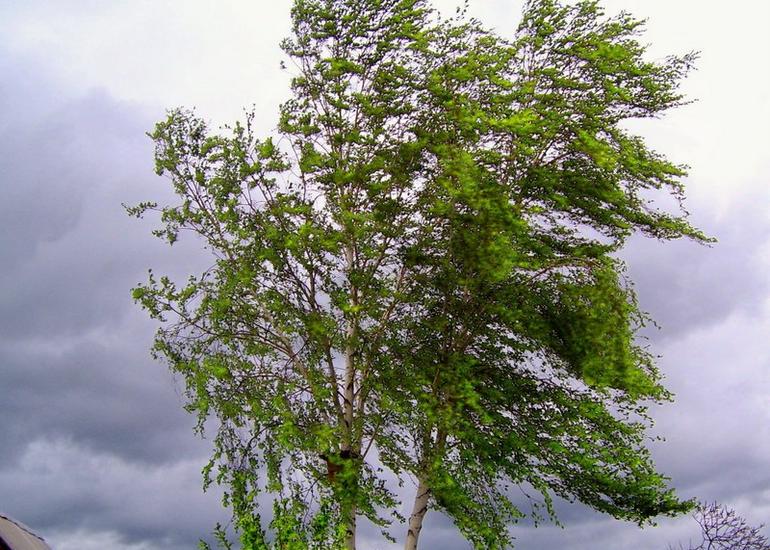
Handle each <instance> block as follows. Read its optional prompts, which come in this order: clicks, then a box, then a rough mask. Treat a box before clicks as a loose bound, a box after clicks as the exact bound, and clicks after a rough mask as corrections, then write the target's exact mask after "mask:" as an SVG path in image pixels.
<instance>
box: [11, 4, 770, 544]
mask: <svg viewBox="0 0 770 550" xmlns="http://www.w3.org/2000/svg"><path fill="white" fill-rule="evenodd" d="M471 3H472V11H473V13H474V14H476V15H478V16H479V17H480V18H481V19H482V20H484V21H486V22H487V23H489V24H490V25H493V26H495V27H497V28H498V30H499V31H500V32H501V33H509V32H510V30H511V29H512V28H513V26H514V25H515V23H516V21H517V18H518V14H519V10H520V5H521V3H520V2H519V1H513V0H512V1H501V0H472V2H471ZM603 4H604V5H605V6H606V7H607V9H608V11H610V12H617V11H619V10H623V9H625V10H628V11H630V12H632V13H633V14H635V15H637V16H640V17H647V18H649V23H648V33H647V35H646V41H648V42H649V43H651V48H650V52H651V54H652V55H653V56H659V57H662V56H664V55H666V54H668V53H675V52H678V53H682V52H685V51H689V50H693V49H694V50H700V51H701V52H702V55H701V60H700V62H699V63H698V67H699V70H698V71H697V72H696V73H694V74H693V75H692V77H691V78H690V79H689V80H688V81H687V83H686V86H685V90H686V92H687V93H688V94H689V95H690V96H691V97H693V98H697V99H698V102H697V103H695V104H692V105H690V106H687V107H685V108H682V109H679V110H678V111H677V112H675V113H672V114H671V115H669V116H668V117H666V118H665V119H664V120H658V121H654V122H652V123H645V124H644V125H640V126H639V127H638V131H640V132H642V133H643V134H644V135H645V136H646V137H647V138H648V139H649V140H650V142H651V143H652V144H653V145H654V146H655V147H656V148H657V149H659V150H661V151H663V152H665V153H666V154H668V155H669V156H670V157H671V158H672V159H673V160H675V161H676V162H681V163H687V164H689V165H690V166H691V167H692V169H691V173H690V176H689V178H688V180H687V184H688V196H689V200H688V203H687V204H688V207H689V210H690V211H691V212H692V218H693V221H694V222H695V224H696V225H698V226H700V227H701V228H703V229H704V230H706V231H707V232H708V233H709V234H711V235H715V236H716V237H717V238H719V243H718V244H717V245H715V246H713V247H711V248H708V247H703V246H698V245H695V244H692V243H689V242H676V243H668V244H661V243H657V242H649V241H643V240H641V239H638V240H634V242H632V244H631V246H630V247H629V249H628V250H627V252H626V253H625V257H626V258H627V260H628V262H629V264H630V273H631V276H632V277H633V278H634V279H635V281H636V282H637V290H638V292H639V297H640V301H641V304H642V307H643V308H644V309H646V310H648V311H650V312H651V313H652V315H653V316H654V317H655V318H656V319H657V320H658V321H659V322H660V325H661V327H662V328H661V329H660V330H659V331H654V332H652V333H650V337H651V345H652V347H653V351H654V352H655V353H656V354H659V355H661V359H660V365H661V368H662V370H663V372H664V373H665V375H666V379H667V385H668V386H669V387H670V388H671V389H672V390H673V391H674V392H675V393H676V395H677V399H676V402H675V403H674V404H671V405H667V406H665V407H662V408H660V409H657V410H655V412H654V415H655V417H656V419H657V424H656V427H655V433H657V434H661V435H664V436H665V437H666V438H667V441H666V442H664V443H655V444H653V447H652V448H653V454H654V457H655V459H656V462H657V464H658V466H659V469H660V470H661V471H662V472H664V473H666V474H667V475H669V476H670V477H671V478H672V484H673V485H674V486H675V487H676V488H677V489H678V490H679V492H680V494H681V495H682V496H684V497H697V498H699V499H703V500H719V501H721V502H723V503H726V504H729V505H732V506H734V507H735V508H736V509H737V510H738V511H739V513H741V514H742V515H744V516H745V517H746V518H748V519H749V520H750V521H751V522H753V523H760V522H762V521H767V520H768V518H770V337H769V336H770V285H769V284H768V283H769V282H770V281H769V280H768V269H769V268H770V189H769V188H768V176H769V175H770V155H768V151H769V150H770V147H769V146H770V139H769V138H768V131H769V130H768V128H770V71H768V59H769V58H770V38H769V37H770V33H768V32H767V28H766V27H767V23H768V21H770V3H768V2H767V1H766V0H736V1H734V2H729V3H725V2H704V1H702V0H675V1H672V0H604V1H603ZM440 5H441V6H442V7H445V8H448V7H450V6H452V2H451V1H450V0H442V1H441V2H440ZM289 8H290V2H289V0H277V1H274V2H263V1H257V0H218V1H214V0H115V1H111V2H105V1H102V0H56V1H54V0H47V1H46V0H24V1H9V0H5V1H0V75H1V76H0V388H2V398H1V399H0V512H2V513H6V514H9V515H11V516H13V517H15V518H17V519H20V520H21V521H23V522H25V523H27V524H29V525H30V526H32V527H33V528H34V529H36V530H37V531H38V532H40V533H41V534H42V535H43V536H44V537H46V538H47V539H48V540H49V541H50V542H51V544H52V546H53V548H54V549H55V550H76V549H77V550H150V549H161V550H182V549H188V548H194V547H195V546H196V541H197V540H198V538H199V537H202V536H205V535H206V533H207V532H209V531H210V530H211V528H212V527H213V525H214V524H215V523H216V522H217V521H226V519H227V514H226V512H224V511H222V510H221V509H220V505H219V494H218V493H217V492H216V491H212V492H210V493H208V494H203V493H202V491H201V477H200V470H201V468H202V466H203V465H204V463H205V462H206V460H207V457H208V454H209V443H208V442H207V441H201V440H199V439H196V437H195V436H194V435H193V433H192V426H193V424H194V422H193V419H192V418H190V417H189V416H187V415H186V414H185V413H184V412H183V411H182V408H181V405H182V399H181V397H180V392H181V389H180V387H179V384H178V383H177V382H175V381H174V379H173V378H172V376H171V374H169V373H168V372H167V370H166V368H165V367H164V366H163V365H159V364H156V363H154V362H153V361H152V360H151V359H150V358H149V353H148V348H149V346H150V344H151V339H152V334H153V332H154V330H155V328H156V327H155V325H154V324H153V322H151V321H149V320H148V319H147V318H146V316H145V314H144V313H143V312H142V311H140V310H139V309H138V308H137V307H136V306H135V305H134V304H133V303H132V302H131V300H130V295H129V289H130V288H131V287H132V286H133V285H135V284H136V283H138V282H141V281H144V280H145V274H146V270H147V268H148V267H150V266H152V267H153V268H154V269H155V270H156V271H158V272H165V273H170V274H172V275H173V274H176V275H184V274H185V273H187V272H189V271H190V270H193V269H195V268H196V267H199V266H200V262H201V258H200V255H199V254H197V253H196V250H195V248H194V246H190V245H188V246H185V244H184V243H182V245H181V246H180V247H175V248H176V250H174V251H173V253H171V252H169V251H168V250H167V249H166V247H165V246H164V245H163V244H162V243H160V242H158V241H157V240H156V239H154V238H153V237H151V236H150V235H149V231H150V229H151V228H150V227H149V225H148V224H147V223H142V222H139V221H137V220H134V219H130V218H128V217H127V216H126V215H125V214H124V212H123V210H122V207H121V203H136V202H138V201H139V200H146V199H148V198H153V197H155V198H159V199H160V200H161V201H162V200H163V198H164V197H167V196H168V185H167V183H165V181H164V180H162V179H159V178H157V177H155V176H154V174H153V173H152V147H151V143H150V142H149V139H148V138H147V137H146V136H145V135H144V132H146V131H148V130H149V129H151V127H152V125H153V124H154V122H156V121H157V120H160V119H161V118H162V117H163V113H164V110H165V109H166V108H171V107H177V106H188V107H193V106H194V107H196V108H197V111H198V113H199V114H201V115H203V116H205V117H206V118H209V119H210V120H212V121H213V122H214V123H223V122H227V121H233V120H235V119H237V118H239V117H240V113H241V112H242V111H241V110H242V108H243V107H247V106H250V105H255V106H256V111H257V113H258V124H259V125H260V126H261V127H262V128H263V129H264V131H265V133H268V132H269V131H270V130H271V129H272V128H273V127H274V125H275V121H276V113H277V105H278V103H279V102H280V101H281V100H282V99H283V98H285V97H286V76H285V75H284V73H282V72H281V71H280V70H279V61H280V60H281V59H282V54H281V52H280V50H279V48H278V46H277V44H278V41H279V40H280V39H281V38H282V37H283V36H285V35H286V34H287V32H288V24H289V20H288V12H289ZM193 244H194V243H193ZM562 521H563V523H564V526H565V527H564V529H560V528H558V527H549V526H542V527H539V528H537V529H534V528H530V527H520V528H518V530H517V537H518V544H517V548H522V549H531V550H545V549H550V548H563V549H565V550H588V549H596V548H600V549H610V550H612V549H615V548H618V549H622V548H640V549H650V550H653V549H660V550H663V549H664V548H665V546H666V543H668V542H675V541H677V540H686V539H687V538H688V537H692V536H695V535H696V534H697V529H696V528H695V525H694V523H693V522H692V520H691V519H688V518H683V519H680V520H676V521H664V522H661V524H660V526H658V527H655V528H647V529H645V530H640V529H639V528H637V527H636V526H634V525H627V524H623V523H619V522H616V521H613V520H611V519H608V518H606V517H604V516H601V515H598V514H595V513H592V512H590V511H588V510H586V509H585V508H583V507H580V506H564V507H563V516H562ZM426 523H427V525H426V527H425V531H424V532H423V533H424V534H423V536H424V545H423V547H424V548H426V549H429V548H435V547H439V545H441V547H442V548H443V549H444V550H460V549H465V548H468V546H467V544H465V543H463V541H462V540H461V539H460V538H459V537H458V536H457V534H456V533H455V531H454V529H453V527H452V526H451V524H449V523H448V522H447V521H446V520H444V519H443V518H442V517H441V516H439V515H437V514H429V515H428V519H427V521H426ZM367 548H385V547H384V546H381V545H373V544H372V545H366V544H364V545H362V550H366V549H367Z"/></svg>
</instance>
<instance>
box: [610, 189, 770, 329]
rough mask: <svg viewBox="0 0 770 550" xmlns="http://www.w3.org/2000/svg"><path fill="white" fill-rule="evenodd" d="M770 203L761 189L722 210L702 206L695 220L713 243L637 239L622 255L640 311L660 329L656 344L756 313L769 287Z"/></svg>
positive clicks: (767, 196) (764, 190) (751, 192)
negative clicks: (742, 313) (765, 262)
mask: <svg viewBox="0 0 770 550" xmlns="http://www.w3.org/2000/svg"><path fill="white" fill-rule="evenodd" d="M768 204H770V195H768V193H767V191H766V189H765V188H764V186H760V185H757V186H755V188H754V189H753V190H751V191H750V192H748V193H746V194H745V195H744V196H742V197H739V198H737V199H736V200H735V202H733V203H731V204H729V205H728V206H727V207H726V208H725V210H724V211H723V212H720V213H717V212H715V211H714V210H712V211H711V212H709V208H708V206H707V205H701V207H700V208H699V209H698V213H699V215H698V216H697V221H696V222H695V223H696V224H697V225H698V226H699V227H700V228H701V229H703V230H704V231H705V233H706V234H707V235H709V236H711V237H715V238H716V239H717V242H716V243H715V244H713V245H709V246H704V245H701V244H698V243H695V242H693V241H691V240H678V241H671V242H660V241H656V240H653V239H645V238H641V237H640V238H635V239H633V240H632V241H631V243H630V244H629V246H628V248H627V249H626V250H625V252H624V253H623V256H624V257H625V258H626V259H627V261H628V264H629V275H630V276H631V279H632V280H633V281H634V283H635V288H636V290H637V293H638V295H639V299H640V304H641V307H642V309H644V310H645V311H647V312H649V313H650V314H651V316H652V318H653V319H654V320H655V321H656V322H657V323H658V324H659V325H660V328H661V330H660V331H649V332H648V333H647V334H649V335H650V336H651V337H653V338H654V339H656V340H668V339H671V338H675V337H679V336H682V335H683V333H685V332H687V331H691V330H694V329H696V328H698V327H703V326H708V325H711V324H714V323H718V322H720V321H722V320H724V319H725V318H727V317H728V316H729V315H731V314H733V313H735V312H737V311H749V312H757V311H758V309H757V308H758V307H759V306H761V304H762V301H761V300H757V297H758V296H765V295H766V294H767V292H768V289H770V279H769V278H768V277H767V273H766V271H765V269H766V268H765V266H764V265H763V264H762V262H763V259H762V253H763V247H764V246H766V243H767V242H768V241H769V240H770V217H768V216H767V205H768Z"/></svg>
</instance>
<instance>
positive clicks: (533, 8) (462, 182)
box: [129, 0, 708, 549]
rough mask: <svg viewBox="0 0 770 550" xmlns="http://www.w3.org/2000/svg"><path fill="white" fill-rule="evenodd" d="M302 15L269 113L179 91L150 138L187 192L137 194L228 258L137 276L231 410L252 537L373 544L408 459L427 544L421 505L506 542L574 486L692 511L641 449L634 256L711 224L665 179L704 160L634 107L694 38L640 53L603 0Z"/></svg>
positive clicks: (421, 5)
mask: <svg viewBox="0 0 770 550" xmlns="http://www.w3.org/2000/svg"><path fill="white" fill-rule="evenodd" d="M292 20H293V30H292V36H291V37H290V38H289V39H287V40H286V41H284V43H283V49H284V51H285V52H286V54H287V55H288V56H289V58H290V59H291V61H292V66H293V69H292V70H293V71H294V77H293V80H292V92H293V97H292V99H290V100H289V101H288V102H286V103H285V104H284V105H282V107H281V112H280V121H279V125H278V128H277V133H276V136H275V137H274V138H266V139H262V138H259V137H257V136H256V134H255V129H254V127H253V124H252V120H253V119H252V117H251V116H249V117H247V118H246V120H245V122H244V123H236V124H235V126H233V127H230V128H225V129H224V130H223V131H221V132H212V131H211V130H210V129H209V128H208V127H207V125H206V123H205V122H204V121H203V120H202V119H200V118H198V117H197V116H196V115H195V114H194V113H192V112H189V111H183V110H175V111H172V112H170V113H169V116H168V118H167V120H165V121H163V122H161V123H159V124H158V125H157V126H156V128H155V131H154V132H153V133H152V134H151V137H152V139H153V140H154V141H155V144H156V155H155V158H156V169H157V172H158V174H163V175H167V176H168V177H169V178H170V179H171V182H172V184H173V186H174V190H175V191H176V194H177V196H178V197H179V202H178V203H177V204H174V205H167V206H163V207H161V208H158V206H157V205H155V204H153V203H143V204H140V205H138V206H136V207H132V208H129V212H130V213H131V214H133V215H136V216H141V215H142V214H143V213H145V212H146V211H147V210H159V211H160V213H161V214H160V217H161V222H162V225H161V227H160V228H159V229H158V230H156V234H157V235H158V236H160V237H162V238H165V239H166V240H168V242H169V243H171V244H173V243H174V242H175V241H176V240H177V238H179V236H180V234H182V233H183V232H191V233H193V234H195V235H197V236H198V237H199V238H200V239H201V240H202V243H203V244H204V246H205V247H206V248H207V249H208V251H209V252H210V253H211V254H212V265H211V267H210V268H209V269H208V270H206V271H204V272H202V273H194V274H191V275H190V278H189V280H187V281H186V282H185V283H183V284H180V283H178V282H174V281H172V280H170V279H169V278H167V277H160V278H157V277H156V276H154V275H153V274H152V273H151V274H150V280H149V282H148V283H147V284H143V285H139V286H137V287H136V288H135V289H134V291H133V296H134V298H135V299H136V300H137V301H138V302H139V303H141V305H142V306H143V307H144V308H146V309H147V310H148V311H149V313H150V314H151V315H152V316H153V317H154V318H156V319H159V320H160V321H162V322H163V326H162V328H161V329H160V330H159V332H158V335H157V338H156V341H155V345H154V351H155V353H156V354H157V356H159V357H163V358H165V359H166V360H167V361H168V363H169V365H170V367H171V368H172V369H173V370H174V371H175V372H177V373H179V374H180V375H181V376H182V378H183V379H184V380H185V383H186V387H187V395H188V398H189V402H188V409H189V410H190V411H193V412H196V413H197V414H198V417H199V419H200V424H199V426H200V428H201V429H202V428H203V425H204V422H205V421H206V419H207V418H209V417H210V416H212V415H213V416H214V417H215V418H216V420H217V424H216V425H217V432H216V437H215V439H214V453H213V456H212V460H211V462H210V464H209V465H208V466H207V468H206V469H205V475H206V484H208V483H211V482H212V481H213V480H216V481H217V482H218V483H222V484H224V485H226V486H227V487H228V491H227V493H226V496H225V504H226V505H228V506H231V507H232V509H233V515H234V520H235V525H236V527H237V529H238V530H239V531H240V533H241V542H242V545H243V547H244V548H273V547H274V548H291V549H294V548H337V547H341V548H354V547H355V536H356V520H357V518H359V517H364V518H367V519H368V520H370V521H372V522H374V523H375V524H377V525H380V526H381V527H382V528H383V534H384V536H386V537H390V534H389V531H388V527H389V526H391V525H392V522H393V520H399V521H400V520H404V519H405V518H403V517H402V516H401V515H400V514H399V513H398V512H399V509H400V503H399V500H398V495H397V493H396V488H395V487H393V486H391V485H389V484H388V482H387V480H388V479H392V478H393V476H395V478H397V479H401V480H403V479H408V478H410V477H413V478H415V479H417V480H418V483H419V487H420V489H418V495H417V500H416V501H415V511H414V512H413V513H412V516H411V517H410V518H409V528H408V534H407V547H410V546H409V545H410V544H412V545H413V546H411V547H416V544H417V539H418V536H419V530H420V528H421V525H422V518H423V517H424V515H425V512H426V511H427V509H428V508H432V509H437V510H441V511H443V512H444V513H446V514H447V515H449V516H450V517H451V518H452V519H453V520H454V521H455V524H456V525H457V527H458V528H459V529H460V531H461V532H462V533H463V535H464V536H465V537H466V538H467V539H468V540H469V541H471V542H472V543H473V544H474V546H475V547H477V548H485V549H486V548H504V547H507V546H508V545H509V544H510V541H511V538H510V532H509V526H510V524H511V522H513V521H515V520H516V519H518V518H520V517H523V516H524V515H525V514H527V513H530V512H531V513H532V514H534V516H535V517H536V518H538V517H540V516H541V513H542V510H543V509H542V508H541V506H544V507H545V508H544V511H545V512H546V513H547V514H548V515H550V516H552V515H553V509H552V506H551V498H552V495H554V494H555V495H559V496H561V497H564V498H566V499H569V500H579V501H581V502H584V503H586V504H588V505H589V506H592V507H594V508H595V509H597V510H600V511H603V512H606V513H608V514H611V515H612V516H614V517H617V518H621V519H627V520H632V521H636V522H639V523H640V524H642V523H645V522H646V521H649V520H650V519H651V518H654V517H655V516H657V515H659V514H677V513H681V512H684V511H686V510H688V509H690V507H691V503H689V502H681V501H679V500H678V499H677V498H676V497H675V495H674V494H673V492H672V491H671V490H670V489H669V488H668V487H667V485H666V478H665V477H663V476H662V475H661V474H659V473H657V472H656V471H655V469H654V467H653V464H652V462H651V460H650V457H649V454H648V452H647V451H646V449H645V448H644V445H643V440H644V431H645V429H646V427H647V425H648V424H649V421H648V419H647V416H646V406H647V405H648V404H649V403H651V402H660V401H663V400H667V399H669V398H670V395H669V394H668V393H667V392H666V390H665V389H664V388H663V387H662V386H661V384H660V377H659V373H658V371H657V370H656V368H655V365H654V362H653V360H652V357H651V356H650V355H649V353H648V352H647V351H646V350H645V349H643V348H642V347H640V346H639V345H638V344H637V341H636V338H635V334H636V331H637V329H638V328H639V327H640V326H642V324H643V323H644V321H645V318H644V316H643V314H642V313H641V312H640V311H639V309H638V306H637V303H636V301H635V298H634V294H633V291H632V289H631V288H630V285H629V283H628V282H627V281H626V279H625V277H624V275H623V265H622V262H621V261H620V260H619V259H617V257H616V255H615V253H616V252H617V251H618V250H619V249H620V248H621V247H622V246H623V244H624V242H625V241H626V239H627V238H628V237H629V236H630V235H633V234H634V233H639V232H641V233H644V234H646V235H648V236H650V237H653V238H657V239H674V238H679V237H689V238H691V239H694V240H696V241H701V242H705V241H708V239H707V238H706V237H705V236H704V235H703V234H702V233H700V232H699V231H698V230H696V229H695V228H693V227H692V226H691V225H690V224H689V223H688V222H687V220H686V213H685V212H684V211H683V210H682V211H680V212H671V211H665V210H659V209H656V208H655V207H654V205H653V202H652V200H651V197H652V196H653V194H655V193H657V194H664V195H665V194H667V195H669V196H673V197H674V198H675V199H677V200H678V201H679V204H680V205H681V200H682V199H683V188H682V183H681V180H682V177H683V176H684V175H685V171H684V168H683V167H681V166H677V165H675V164H672V163H671V162H670V161H668V160H666V158H665V157H663V156H662V155H660V154H658V153H656V152H654V151H652V150H650V149H649V148H648V147H647V146H646V144H645V143H644V141H643V140H642V139H641V138H639V137H637V136H634V135H632V134H630V133H629V132H628V131H627V130H626V129H625V126H624V122H625V121H628V120H631V119H638V118H654V117H657V116H659V115H660V114H662V113H664V112H665V111H667V110H668V109H671V108H673V107H676V106H678V105H681V104H682V103H683V98H682V96H681V94H680V93H679V92H678V84H679V82H680V80H681V78H682V77H683V76H684V75H685V74H686V73H687V71H688V70H689V69H690V68H691V65H692V62H693V60H694V55H693V54H688V55H684V56H681V57H675V56H674V57H670V58H667V59H665V60H662V61H658V62H651V61H648V60H646V59H645V56H644V54H645V51H644V47H643V46H642V45H641V44H640V43H639V42H638V40H637V39H638V36H639V34H640V33H641V31H642V23H641V22H639V21H637V20H635V19H633V18H632V17H631V16H630V15H628V14H625V13H624V14H621V15H619V16H616V17H608V16H606V15H605V14H604V13H603V11H602V9H601V8H600V7H599V5H598V3H597V2H595V1H591V0H583V1H579V2H577V3H574V4H567V5H563V4H561V3H559V2H558V1H556V0H531V1H530V2H528V3H527V4H526V6H525V9H524V14H523V18H522V21H521V24H520V25H519V27H518V29H517V30H516V32H515V33H514V35H513V37H512V38H510V39H507V38H504V37H502V36H500V35H498V34H496V33H495V32H492V31H490V30H488V29H486V28H484V27H483V26H482V25H481V24H480V23H479V22H477V21H475V20H473V19H468V18H467V17H465V16H464V14H462V13H460V14H459V15H458V16H457V17H455V18H453V19H441V18H440V17H439V16H438V15H437V14H436V13H435V12H434V11H433V10H432V9H431V8H430V6H429V5H428V2H427V0H367V1H364V0H295V2H294V6H293V8H292ZM515 486H519V487H522V488H525V489H526V490H532V491H533V492H534V493H535V494H540V495H541V498H533V499H532V502H531V504H532V509H531V510H524V509H522V507H521V506H520V505H518V504H515V503H514V493H513V492H512V487H515ZM264 495H268V496H270V497H271V498H272V501H273V507H272V512H271V513H268V514H267V515H268V516H270V517H271V518H272V519H270V520H269V521H268V520H266V521H264V522H263V521H262V519H261V516H260V513H261V512H260V511H259V507H260V504H261V503H263V502H264V500H265V498H264ZM421 496H422V497H423V499H424V503H425V504H424V505H423V504H422V503H423V500H420V498H421ZM262 513H264V512H262Z"/></svg>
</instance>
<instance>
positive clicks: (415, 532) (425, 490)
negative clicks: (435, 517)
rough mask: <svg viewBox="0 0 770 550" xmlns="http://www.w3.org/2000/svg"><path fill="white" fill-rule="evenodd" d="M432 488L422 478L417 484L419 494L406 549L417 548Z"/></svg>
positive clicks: (410, 517)
mask: <svg viewBox="0 0 770 550" xmlns="http://www.w3.org/2000/svg"><path fill="white" fill-rule="evenodd" d="M429 496H430V488H429V487H428V485H427V484H426V483H425V481H424V480H422V479H420V483H419V484H418V485H417V494H416V495H415V497H414V506H413V508H412V515H411V516H409V530H408V531H407V533H406V544H405V545H404V550H417V541H418V539H419V538H420V531H421V530H422V521H423V519H424V518H425V514H426V513H427V512H428V497H429Z"/></svg>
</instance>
